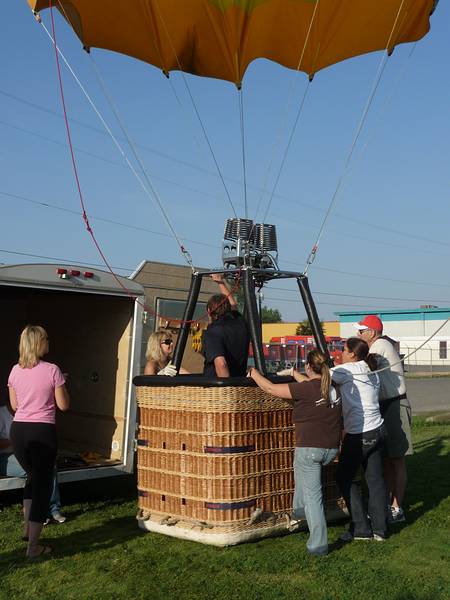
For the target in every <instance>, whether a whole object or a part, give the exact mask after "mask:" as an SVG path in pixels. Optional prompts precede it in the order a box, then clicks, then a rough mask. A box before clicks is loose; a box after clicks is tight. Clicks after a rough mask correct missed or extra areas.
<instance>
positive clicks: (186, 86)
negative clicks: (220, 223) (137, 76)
mask: <svg viewBox="0 0 450 600" xmlns="http://www.w3.org/2000/svg"><path fill="white" fill-rule="evenodd" d="M155 6H156V9H157V12H158V15H159V18H160V20H161V23H162V26H163V28H164V32H165V34H166V36H167V39H168V41H169V44H170V47H171V48H172V51H173V54H174V57H175V60H176V61H177V65H178V69H179V70H180V72H181V76H182V78H183V83H184V86H185V88H186V91H187V93H188V96H189V99H190V101H191V104H192V107H193V109H194V112H195V115H196V117H197V120H198V122H199V124H200V127H201V130H202V132H203V137H204V138H205V141H206V144H207V146H208V148H209V151H210V154H211V157H212V159H213V161H214V165H215V167H216V170H217V173H218V175H219V178H220V180H221V182H222V185H223V188H224V190H225V193H226V196H227V199H228V202H229V204H230V207H231V210H232V211H233V214H234V216H235V217H237V214H236V209H235V208H234V204H233V201H232V200H231V196H230V192H229V190H228V187H227V184H226V183H225V178H224V176H223V174H222V171H221V169H220V166H219V163H218V161H217V157H216V155H215V152H214V150H213V147H212V144H211V141H210V139H209V136H208V133H207V131H206V127H205V124H204V123H203V120H202V118H201V116H200V112H199V110H198V107H197V104H196V102H195V99H194V96H193V95H192V92H191V88H190V86H189V83H188V81H187V77H186V74H185V72H184V70H183V66H182V64H181V62H180V59H179V58H178V54H177V51H176V49H175V46H174V45H173V42H172V38H171V37H170V33H169V31H168V29H167V26H166V23H165V21H164V18H163V16H162V14H161V9H160V7H159V3H158V2H157V0H155Z"/></svg>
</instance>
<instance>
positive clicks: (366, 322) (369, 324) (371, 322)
mask: <svg viewBox="0 0 450 600" xmlns="http://www.w3.org/2000/svg"><path fill="white" fill-rule="evenodd" d="M353 326H354V327H355V328H356V329H360V330H361V329H373V330H374V331H383V321H382V320H381V319H380V317H377V315H367V316H365V317H364V319H362V320H361V321H360V322H359V323H354V324H353Z"/></svg>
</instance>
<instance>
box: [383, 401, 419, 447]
mask: <svg viewBox="0 0 450 600" xmlns="http://www.w3.org/2000/svg"><path fill="white" fill-rule="evenodd" d="M383 417H384V424H385V427H386V432H387V435H386V440H385V444H386V454H387V456H388V457H389V458H400V457H401V456H407V455H409V454H412V453H413V446H412V441H411V405H410V404H409V400H408V399H407V398H403V399H401V400H393V401H392V402H390V403H389V405H388V406H387V408H386V410H385V412H384V415H383Z"/></svg>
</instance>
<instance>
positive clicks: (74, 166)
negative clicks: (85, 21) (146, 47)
mask: <svg viewBox="0 0 450 600" xmlns="http://www.w3.org/2000/svg"><path fill="white" fill-rule="evenodd" d="M49 8H50V18H51V24H52V40H53V47H54V50H55V61H56V70H57V78H58V87H59V93H60V98H61V105H62V109H63V118H64V123H65V129H66V134H67V141H68V146H69V151H70V157H71V163H72V169H73V173H74V177H75V181H76V187H77V191H78V196H79V199H80V205H81V212H82V218H83V221H84V223H85V226H86V230H87V232H88V233H89V235H90V237H91V239H92V241H93V243H94V245H95V248H96V249H97V252H98V253H99V255H100V257H101V259H102V261H103V263H104V265H105V266H106V268H107V270H108V272H109V273H110V274H111V276H112V277H113V279H114V281H115V282H116V283H117V285H118V286H119V287H120V288H121V289H122V290H123V291H124V292H125V293H126V295H127V296H128V297H129V298H130V299H131V300H133V301H134V302H136V303H137V304H139V305H140V306H141V307H142V308H143V309H144V310H146V311H147V312H149V313H150V314H152V315H153V316H155V317H159V318H160V319H162V320H167V321H169V322H171V323H177V324H181V323H183V320H182V319H174V318H172V317H165V316H163V315H160V314H159V313H157V312H156V311H154V310H153V309H152V308H151V307H150V306H147V305H146V304H145V303H143V302H141V301H140V300H139V299H138V298H137V297H136V296H135V295H134V294H133V293H132V292H131V291H130V290H129V289H128V288H127V287H126V286H125V285H124V284H123V283H122V281H121V280H120V278H119V277H118V275H116V273H115V272H114V270H113V269H112V267H111V265H110V263H109V261H108V259H107V258H106V255H105V253H104V252H103V250H102V248H101V246H100V244H99V242H98V240H97V238H96V236H95V233H94V231H93V229H92V227H91V225H90V223H89V218H88V215H87V213H86V209H85V202H84V196H83V192H82V189H81V183H80V178H79V175H78V167H77V163H76V159H75V152H74V148H73V144H72V135H71V131H70V125H69V118H68V114H67V107H66V101H65V95H64V87H63V81H62V73H61V65H60V62H59V55H60V53H59V51H58V44H57V39H56V27H55V19H54V14H53V1H52V0H50V3H49ZM35 16H36V20H37V21H38V23H42V20H41V18H40V17H39V15H35ZM183 252H186V250H183ZM239 280H240V277H239V274H238V277H237V283H236V286H235V287H236V289H237V287H238V286H239ZM233 292H234V288H233V289H232V290H231V291H230V294H232V293H233ZM206 316H207V315H206V313H205V315H201V316H200V317H198V318H197V319H195V320H192V321H189V323H197V322H198V321H201V320H204V318H205V317H206Z"/></svg>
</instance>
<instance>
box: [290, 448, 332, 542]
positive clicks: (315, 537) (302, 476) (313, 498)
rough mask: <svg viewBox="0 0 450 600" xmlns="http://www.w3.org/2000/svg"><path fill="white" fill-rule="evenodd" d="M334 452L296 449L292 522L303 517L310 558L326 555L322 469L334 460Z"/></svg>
mask: <svg viewBox="0 0 450 600" xmlns="http://www.w3.org/2000/svg"><path fill="white" fill-rule="evenodd" d="M337 453H338V451H337V449H336V448H296V449H295V454H294V478H295V493H294V506H293V518H294V519H301V518H305V517H306V522H307V523H308V528H309V539H308V541H307V543H306V547H307V549H308V552H309V553H310V554H326V553H327V552H328V535H327V522H326V520H325V511H324V508H323V499H322V465H327V464H328V463H330V462H331V461H332V460H334V459H335V458H336V456H337Z"/></svg>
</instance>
